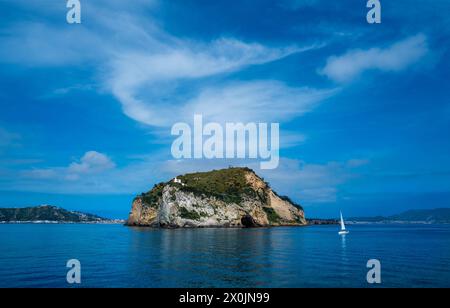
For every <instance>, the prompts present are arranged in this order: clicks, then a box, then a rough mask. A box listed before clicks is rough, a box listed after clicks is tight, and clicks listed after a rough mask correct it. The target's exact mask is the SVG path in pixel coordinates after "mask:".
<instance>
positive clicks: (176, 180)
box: [173, 177, 186, 186]
mask: <svg viewBox="0 0 450 308" xmlns="http://www.w3.org/2000/svg"><path fill="white" fill-rule="evenodd" d="M173 182H174V183H178V184H181V186H185V185H186V184H184V183H183V182H182V181H181V180H180V179H179V178H177V177H176V178H174V179H173Z"/></svg>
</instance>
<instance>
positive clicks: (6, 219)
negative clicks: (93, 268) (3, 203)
mask: <svg viewBox="0 0 450 308" xmlns="http://www.w3.org/2000/svg"><path fill="white" fill-rule="evenodd" d="M306 221H307V224H306V225H307V226H314V225H338V224H339V221H338V219H333V218H307V219H306ZM125 223H126V220H125V219H109V218H103V217H100V216H97V215H94V214H89V213H83V212H78V211H69V210H66V209H63V208H60V207H56V206H51V205H41V206H35V207H23V208H0V224H125ZM346 223H347V224H349V225H352V224H354V225H357V224H380V225H381V224H450V208H436V209H428V210H426V209H422V210H409V211H405V212H402V213H400V214H397V215H391V216H372V217H349V218H347V219H346Z"/></svg>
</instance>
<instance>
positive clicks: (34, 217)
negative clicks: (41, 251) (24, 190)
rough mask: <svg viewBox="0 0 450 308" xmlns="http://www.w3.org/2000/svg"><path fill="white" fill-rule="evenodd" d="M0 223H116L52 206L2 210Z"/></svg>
mask: <svg viewBox="0 0 450 308" xmlns="http://www.w3.org/2000/svg"><path fill="white" fill-rule="evenodd" d="M0 222H3V223H5V222H6V223H8V222H9V223H11V222H59V223H64V222H65V223H106V222H114V221H112V220H108V219H105V218H102V217H99V216H96V215H92V214H87V213H81V212H76V211H68V210H65V209H63V208H59V207H56V206H51V205H41V206H36V207H25V208H0Z"/></svg>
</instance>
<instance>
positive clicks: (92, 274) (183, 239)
mask: <svg viewBox="0 0 450 308" xmlns="http://www.w3.org/2000/svg"><path fill="white" fill-rule="evenodd" d="M348 229H349V230H350V233H349V234H348V235H345V236H340V235H338V233H337V232H338V226H334V225H330V226H308V227H274V228H257V229H174V230H166V229H161V230H160V229H150V228H131V227H126V226H122V225H113V224H111V225H108V224H1V225H0V287H21V288H28V287H38V288H46V287H57V288H87V287H100V288H110V287H125V288H131V287H138V288H144V287H145V288H147V287H149V288H160V287H176V288H180V287H181V288H194V287H200V288H203V287H226V288H235V287H237V288H247V287H261V288H266V287H273V288H286V287H295V288H296V287H307V288H315V287H363V288H380V287H381V288H383V287H385V288H391V287H406V288H410V287H450V225H432V224H430V225H428V224H421V225H410V224H404V225H400V224H399V225H394V224H392V225H390V224H362V225H349V226H348ZM72 259H76V260H78V261H79V262H80V268H79V269H80V271H79V273H80V283H79V284H77V283H75V284H71V283H69V282H68V280H67V273H68V272H69V271H70V270H71V268H68V267H67V262H68V261H69V260H72ZM369 260H378V261H379V278H380V281H379V282H380V283H369V282H368V280H367V276H368V272H369V271H370V270H371V269H373V268H372V267H371V264H373V263H369V267H368V261H369ZM372 282H373V281H372Z"/></svg>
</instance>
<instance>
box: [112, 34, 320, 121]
mask: <svg viewBox="0 0 450 308" xmlns="http://www.w3.org/2000/svg"><path fill="white" fill-rule="evenodd" d="M311 48H315V46H310V47H307V48H303V49H301V48H298V47H288V48H279V49H277V48H275V49H273V48H267V47H264V46H262V45H259V44H256V43H245V42H241V41H237V40H234V39H219V40H216V41H214V42H211V43H209V44H192V43H191V42H182V43H180V45H179V46H176V47H167V48H165V49H166V50H164V49H163V50H160V51H158V52H156V53H153V54H151V53H146V54H136V53H131V54H125V55H121V56H120V57H118V58H117V59H115V60H114V61H113V62H112V74H110V75H109V80H108V81H107V84H108V86H109V88H110V89H111V90H112V93H113V94H114V95H115V96H116V97H117V98H118V100H119V101H120V102H121V103H122V107H123V110H124V112H125V114H127V115H128V116H129V117H131V118H133V119H134V120H136V121H139V122H141V123H144V124H147V125H152V126H169V125H172V124H173V123H174V122H175V121H174V117H177V116H178V120H179V119H180V118H181V117H180V116H179V115H184V114H186V111H189V113H190V114H193V112H192V108H196V107H200V108H202V109H201V111H202V112H205V111H204V110H206V112H208V111H211V110H212V109H215V108H216V109H217V108H218V107H219V106H221V104H222V107H225V108H226V106H229V105H230V104H233V105H232V106H230V107H233V108H235V109H234V112H233V118H235V117H236V115H239V116H241V117H242V116H244V115H245V114H246V113H247V111H248V109H249V108H251V107H252V106H255V105H256V104H259V105H261V104H267V101H268V99H271V98H273V96H274V95H276V96H278V95H282V93H281V92H278V91H279V90H287V93H288V94H291V95H292V94H297V93H298V92H300V90H298V91H297V92H295V90H296V89H289V88H287V87H284V88H282V89H280V85H279V84H278V85H277V84H275V83H272V84H269V82H267V85H268V86H270V88H269V89H267V90H266V91H263V92H260V93H255V92H254V91H255V90H256V91H260V90H261V88H258V85H261V84H259V83H258V82H248V83H241V84H239V83H237V82H235V84H234V85H231V86H230V85H228V84H226V83H225V84H224V83H223V82H222V83H220V84H219V85H216V86H208V85H207V84H206V85H205V83H201V82H200V83H199V84H198V83H197V84H195V82H196V81H198V80H200V79H202V78H205V77H210V78H211V77H214V76H219V75H221V74H226V73H231V72H235V71H237V70H240V69H242V68H244V67H246V66H249V65H255V64H262V63H267V62H271V61H274V60H277V59H280V58H283V57H286V56H288V55H290V54H292V53H296V52H300V51H303V50H306V49H311ZM200 81H201V80H200ZM186 85H187V86H188V88H189V92H190V94H191V95H190V97H187V96H186V94H184V93H180V91H179V89H180V88H181V87H182V86H186ZM275 87H276V88H275ZM223 88H225V89H223ZM218 89H221V90H220V92H218V91H217V90H218ZM222 89H223V90H222ZM271 89H272V90H273V91H277V92H276V93H273V91H272V92H269V91H270V90H271ZM235 91H240V92H242V94H243V95H245V97H242V98H240V102H242V100H246V101H245V102H244V103H245V104H240V103H237V102H236V101H235V100H236V99H237V97H236V96H235V95H234V93H233V92H235ZM311 91H312V90H311ZM236 94H237V93H236ZM264 94H268V95H269V96H264ZM302 94H303V96H306V93H304V92H302ZM227 95H228V97H227ZM230 96H232V97H230ZM252 96H253V97H252ZM255 96H256V97H255ZM283 96H284V98H286V96H287V95H283ZM253 98H255V99H261V100H262V101H260V102H258V101H251V100H250V99H253ZM291 98H292V99H293V101H290V102H289V104H290V105H292V104H294V101H297V102H298V99H297V97H291ZM300 98H302V97H300ZM224 99H227V100H228V101H227V102H225V103H226V104H225V106H223V103H224V102H223V100H224ZM231 99H233V100H234V101H232V100H231ZM250 104H251V105H250ZM274 105H275V106H276V104H274ZM279 107H281V108H282V107H284V106H279ZM286 107H288V106H286ZM236 108H237V109H236ZM281 108H280V109H281ZM222 110H223V108H222ZM252 112H255V110H254V109H253V110H252ZM277 112H278V109H274V110H272V114H277ZM217 114H218V112H217ZM227 115H229V112H228V113H226V114H222V116H221V119H223V120H225V121H231V120H232V119H230V118H227ZM241 121H243V120H241Z"/></svg>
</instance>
